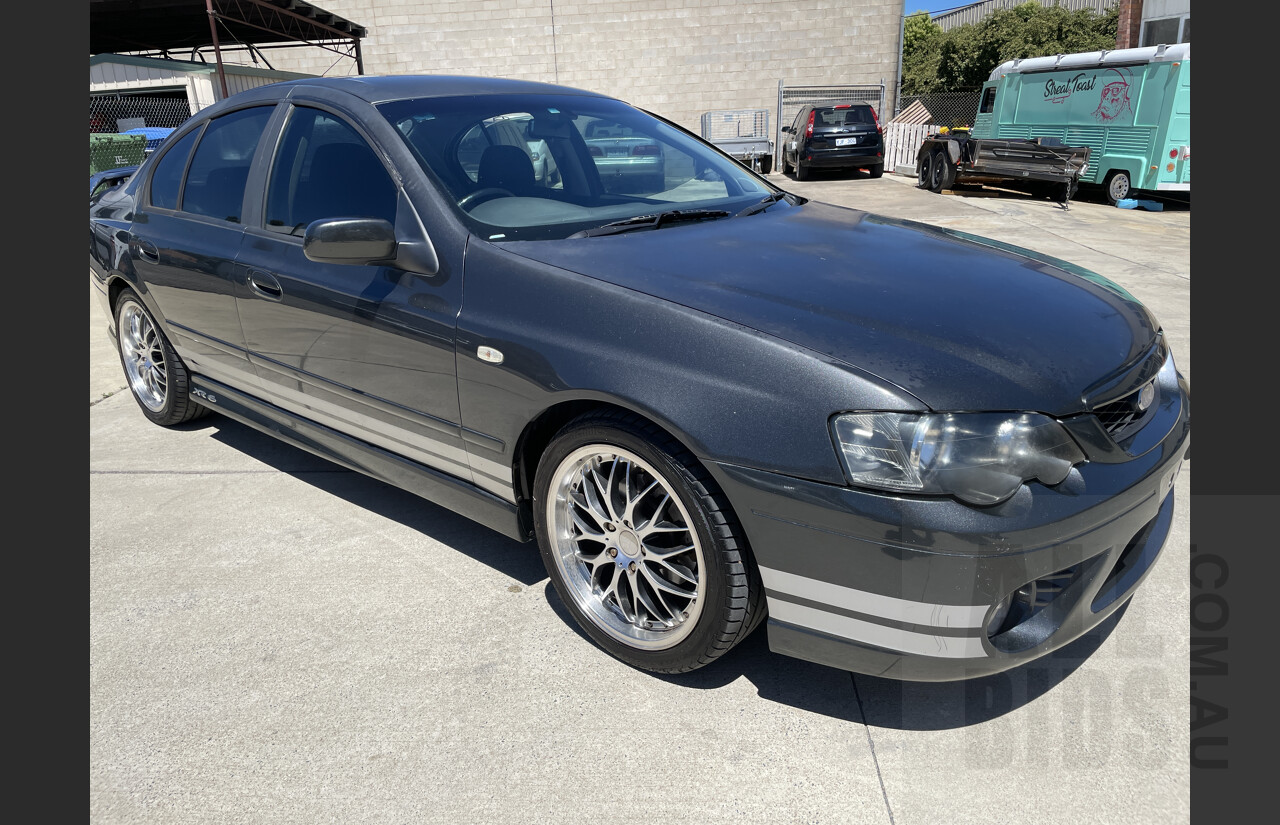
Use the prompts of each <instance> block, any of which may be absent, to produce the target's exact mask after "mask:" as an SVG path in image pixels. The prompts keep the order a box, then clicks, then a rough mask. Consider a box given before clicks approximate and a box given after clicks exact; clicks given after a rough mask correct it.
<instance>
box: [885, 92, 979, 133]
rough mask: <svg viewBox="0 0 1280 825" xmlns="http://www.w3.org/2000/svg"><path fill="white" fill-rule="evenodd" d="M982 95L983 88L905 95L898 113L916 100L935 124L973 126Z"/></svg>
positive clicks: (903, 111) (950, 126) (951, 126)
mask: <svg viewBox="0 0 1280 825" xmlns="http://www.w3.org/2000/svg"><path fill="white" fill-rule="evenodd" d="M981 97H982V89H981V88H977V89H965V90H962V91H958V92H933V93H931V94H924V95H903V96H902V102H901V103H900V104H899V105H898V114H902V113H905V112H906V111H907V109H908V108H909V107H910V106H911V104H913V103H915V102H916V101H919V102H920V105H921V106H923V107H924V108H925V109H927V110H928V112H929V115H930V116H931V120H930V122H931V123H932V124H933V125H934V126H939V127H941V126H946V127H947V128H949V129H954V128H955V127H957V126H972V125H973V119H974V117H976V116H977V114H978V102H979V100H980V99H981Z"/></svg>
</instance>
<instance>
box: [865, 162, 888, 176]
mask: <svg viewBox="0 0 1280 825" xmlns="http://www.w3.org/2000/svg"><path fill="white" fill-rule="evenodd" d="M867 174H869V175H871V177H873V178H878V177H880V176H882V175H883V174H884V164H883V163H877V164H876V165H875V166H872V167H870V168H869V169H868V170H867Z"/></svg>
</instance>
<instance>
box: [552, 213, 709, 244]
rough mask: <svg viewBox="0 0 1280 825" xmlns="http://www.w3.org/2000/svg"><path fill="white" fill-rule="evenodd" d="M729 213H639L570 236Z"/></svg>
mask: <svg viewBox="0 0 1280 825" xmlns="http://www.w3.org/2000/svg"><path fill="white" fill-rule="evenodd" d="M727 217H729V213H728V212H726V211H724V210H723V209H671V210H668V211H666V212H659V213H658V214H656V215H637V216H635V217H634V218H627V219H626V220H621V221H614V222H613V223H606V224H605V225H604V226H596V227H592V228H591V229H583V230H582V231H580V232H574V233H573V234H572V235H570V236H569V237H570V238H594V237H597V236H599V235H617V234H618V233H619V232H631V231H633V230H636V229H657V228H659V227H662V226H666V225H667V224H672V223H680V222H682V221H705V220H711V219H712V218H727Z"/></svg>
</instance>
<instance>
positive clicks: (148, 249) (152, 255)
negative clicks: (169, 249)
mask: <svg viewBox="0 0 1280 825" xmlns="http://www.w3.org/2000/svg"><path fill="white" fill-rule="evenodd" d="M134 240H136V241H137V242H138V255H139V256H140V257H141V258H142V259H143V260H144V261H150V262H151V263H153V264H158V263H160V250H158V249H156V245H155V244H153V243H152V242H151V241H144V240H143V239H142V238H134Z"/></svg>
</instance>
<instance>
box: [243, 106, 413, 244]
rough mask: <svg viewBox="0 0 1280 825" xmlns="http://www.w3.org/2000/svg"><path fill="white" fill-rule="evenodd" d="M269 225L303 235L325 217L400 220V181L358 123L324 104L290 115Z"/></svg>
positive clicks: (270, 189)
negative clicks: (323, 107) (329, 111)
mask: <svg viewBox="0 0 1280 825" xmlns="http://www.w3.org/2000/svg"><path fill="white" fill-rule="evenodd" d="M266 218H267V228H268V229H274V230H277V231H281V232H289V233H293V234H296V235H301V234H302V232H303V231H304V230H305V229H306V227H307V224H309V223H311V222H312V221H315V220H320V219H321V218H382V219H383V220H386V221H390V222H392V223H395V220H396V185H395V183H394V182H393V181H392V180H391V176H390V175H389V174H387V170H386V167H384V166H383V165H382V161H380V160H378V156H377V155H376V154H374V152H373V149H371V148H370V147H369V144H368V143H366V142H365V140H364V138H363V137H361V136H360V133H358V132H357V131H356V130H355V129H353V128H352V127H351V126H349V125H348V124H347V123H345V122H344V121H342V120H339V119H338V118H336V117H334V116H333V115H329V114H327V113H325V112H322V111H320V110H319V109H308V108H306V107H298V108H295V109H294V110H293V112H292V113H290V115H289V122H288V124H287V125H286V126H285V129H284V135H283V136H282V137H281V139H280V149H279V151H278V152H277V153H276V159H275V163H274V164H273V165H272V167H271V177H270V180H269V182H268V184H267V214H266Z"/></svg>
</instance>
